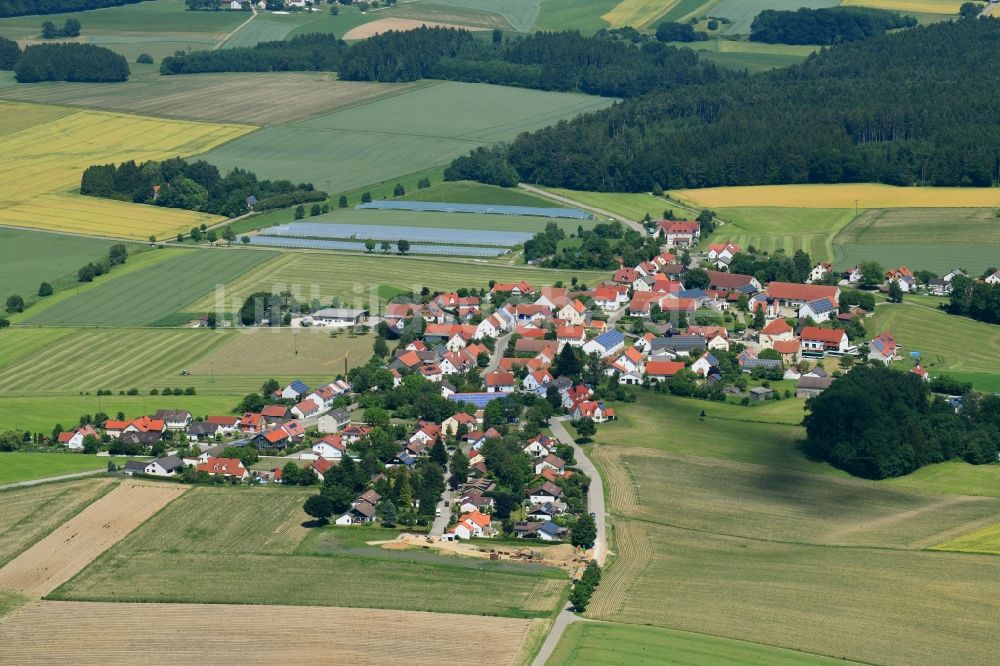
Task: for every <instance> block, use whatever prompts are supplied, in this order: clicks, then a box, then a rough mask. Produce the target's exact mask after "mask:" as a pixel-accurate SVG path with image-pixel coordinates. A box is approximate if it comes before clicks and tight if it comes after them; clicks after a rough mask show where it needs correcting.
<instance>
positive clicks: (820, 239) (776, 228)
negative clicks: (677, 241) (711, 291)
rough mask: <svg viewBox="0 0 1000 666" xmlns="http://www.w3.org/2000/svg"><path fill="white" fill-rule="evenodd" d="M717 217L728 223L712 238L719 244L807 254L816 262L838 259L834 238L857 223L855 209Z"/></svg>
mask: <svg viewBox="0 0 1000 666" xmlns="http://www.w3.org/2000/svg"><path fill="white" fill-rule="evenodd" d="M715 213H716V215H718V216H719V218H720V219H722V220H725V221H726V224H724V225H721V226H719V227H717V228H716V230H715V232H714V233H713V234H712V240H713V241H715V242H723V241H733V242H734V243H736V244H738V245H739V246H740V247H742V248H743V249H746V248H748V247H751V246H752V247H754V248H756V249H758V250H767V251H768V252H775V251H778V250H784V251H785V252H786V253H787V254H789V255H792V254H794V253H795V251H796V250H805V251H806V252H808V253H809V256H810V257H811V258H812V260H813V261H814V262H816V261H830V260H832V259H833V258H834V257H835V256H836V255H835V248H834V237H835V236H836V235H837V232H838V231H840V230H841V229H843V228H844V227H845V226H847V225H848V224H850V222H851V220H853V219H854V209H853V208H852V209H846V208H719V209H716V211H715Z"/></svg>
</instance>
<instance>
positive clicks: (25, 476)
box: [0, 423, 110, 486]
mask: <svg viewBox="0 0 1000 666" xmlns="http://www.w3.org/2000/svg"><path fill="white" fill-rule="evenodd" d="M52 425H55V423H53V424H52ZM52 425H50V426H49V430H50V431H51V428H52ZM74 425H75V424H74ZM0 427H2V426H0ZM108 460H110V458H107V457H99V456H91V455H86V454H83V453H21V452H15V453H7V452H3V453H0V486H2V485H4V484H7V483H16V482H18V481H30V480H31V479H44V478H46V477H49V476H62V475H63V474H75V473H77V472H89V471H90V470H94V469H104V468H105V467H107V466H108Z"/></svg>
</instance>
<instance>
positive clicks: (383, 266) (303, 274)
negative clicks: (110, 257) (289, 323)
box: [184, 252, 607, 313]
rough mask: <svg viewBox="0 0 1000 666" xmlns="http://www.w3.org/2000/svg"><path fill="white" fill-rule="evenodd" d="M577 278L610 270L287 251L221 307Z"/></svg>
mask: <svg viewBox="0 0 1000 666" xmlns="http://www.w3.org/2000/svg"><path fill="white" fill-rule="evenodd" d="M574 276H575V277H577V278H578V279H579V281H580V282H581V283H584V284H587V285H593V284H597V283H598V282H600V281H602V280H604V279H605V278H606V277H607V273H602V272H590V271H571V270H554V269H539V268H532V267H528V266H515V265H506V264H500V263H488V262H477V261H461V260H448V259H423V258H418V257H401V256H398V255H393V254H390V255H378V256H365V255H361V254H333V253H330V252H283V253H281V255H280V256H278V257H275V258H274V259H272V260H271V261H268V262H267V263H265V264H262V265H260V266H259V267H257V268H256V269H254V270H252V271H249V272H247V273H246V274H244V275H242V276H240V277H238V278H235V279H234V280H233V281H231V282H229V283H228V284H226V285H225V287H224V290H222V292H220V293H221V295H222V299H223V301H222V304H221V307H223V308H225V309H228V310H235V309H237V308H239V305H240V304H241V303H242V302H243V299H245V298H246V296H247V295H249V294H251V293H253V292H255V291H268V290H272V289H278V288H280V289H287V290H290V291H292V293H298V294H300V295H301V296H302V297H304V298H307V299H311V298H318V299H320V301H323V302H326V301H328V300H329V299H331V298H334V297H336V298H339V299H342V301H343V303H344V307H361V308H368V309H369V310H370V311H371V312H373V313H374V312H377V311H378V310H379V307H380V306H379V302H380V299H384V298H386V296H385V292H386V291H387V290H388V291H392V292H399V291H402V292H405V293H410V292H411V291H412V290H414V289H415V290H417V291H418V292H419V291H420V289H421V288H423V287H427V288H429V289H431V290H435V289H438V290H442V289H457V288H460V287H467V288H470V289H471V288H485V287H487V286H488V284H489V281H490V280H496V281H497V282H517V281H519V280H527V281H528V282H530V283H531V284H533V285H551V284H554V283H555V282H557V281H559V280H562V281H564V282H567V283H568V282H569V280H570V279H571V278H572V277H574ZM218 296H219V294H208V295H206V296H205V297H203V298H201V299H200V300H198V301H195V302H194V303H193V304H190V305H187V306H185V307H184V310H185V311H188V312H207V311H209V310H211V309H214V308H217V307H219V305H220V304H219V302H218Z"/></svg>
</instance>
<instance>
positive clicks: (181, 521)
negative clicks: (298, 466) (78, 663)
mask: <svg viewBox="0 0 1000 666" xmlns="http://www.w3.org/2000/svg"><path fill="white" fill-rule="evenodd" d="M311 492H312V491H310V490H307V489H294V488H290V489H286V488H266V489H265V488H259V489H250V488H246V489H215V488H195V489H193V490H191V491H190V492H188V493H186V494H185V495H184V496H183V497H181V498H180V499H178V500H177V501H175V502H173V503H171V504H170V505H169V506H167V507H166V508H165V509H164V510H163V511H161V512H160V513H158V514H157V515H156V516H155V517H154V518H152V519H151V520H149V521H148V522H146V523H145V524H144V525H143V526H142V527H140V528H139V529H138V530H136V531H135V532H133V533H132V534H131V535H129V536H128V537H127V538H126V539H124V540H123V541H122V542H120V543H119V544H118V545H116V546H114V547H113V548H112V549H111V550H109V551H108V552H107V553H105V554H104V555H102V556H101V557H100V558H98V559H97V560H96V561H95V562H94V563H93V564H91V565H90V566H89V567H88V568H87V569H85V570H84V571H83V572H82V573H80V574H79V575H78V576H76V577H75V578H73V579H72V580H71V581H69V582H68V583H67V584H66V585H64V586H62V587H61V588H59V589H58V590H57V591H56V592H55V593H54V594H53V597H54V598H60V599H77V600H106V601H138V600H144V601H160V602H168V601H175V602H179V601H190V602H196V603H199V602H210V603H263V604H290V605H325V606H345V607H366V608H387V609H400V610H426V611H438V612H455V613H464V614H472V615H504V616H512V617H549V616H551V614H552V613H553V611H554V610H555V608H556V605H557V604H558V603H559V602H560V601H561V599H562V597H563V594H564V592H565V590H566V587H567V585H568V579H567V578H566V577H565V574H563V573H561V572H559V571H556V570H553V569H544V568H540V567H539V568H535V567H527V566H516V565H509V564H505V563H488V562H482V561H480V560H459V559H454V558H447V557H443V556H434V555H428V554H425V553H408V552H405V551H402V552H401V551H382V550H380V549H377V548H375V547H369V546H364V545H359V544H356V543H355V542H354V541H353V540H352V539H351V538H350V535H349V534H350V532H353V530H349V531H348V533H347V534H348V536H347V540H348V542H349V543H348V547H345V548H341V549H338V550H337V551H335V552H331V551H329V550H327V551H321V550H317V549H316V539H315V537H316V536H319V535H320V534H323V533H326V534H330V533H331V532H332V533H333V536H334V539H335V540H336V539H337V538H338V537H337V536H336V534H337V531H336V528H326V529H324V530H320V531H318V532H317V530H315V529H314V530H312V532H314V533H315V534H309V532H310V530H307V529H306V528H304V527H302V523H303V522H305V521H307V520H308V517H307V516H306V515H305V513H303V512H302V509H301V505H302V501H303V500H304V499H305V497H307V496H308V495H309V494H310V493H311ZM206 506H211V507H213V511H212V512H206V511H205V507H206ZM220 515H223V516H225V520H219V519H218V517H219V516H220ZM366 531H367V532H368V533H371V532H372V530H366ZM380 533H381V534H385V535H387V536H388V538H392V536H393V535H394V534H395V532H394V531H392V530H384V531H380ZM374 538H377V537H374ZM247 572H253V581H252V584H248V583H247V579H246V575H247Z"/></svg>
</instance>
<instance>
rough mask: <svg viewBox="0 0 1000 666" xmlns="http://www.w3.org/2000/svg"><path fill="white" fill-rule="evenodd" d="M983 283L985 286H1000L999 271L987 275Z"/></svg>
mask: <svg viewBox="0 0 1000 666" xmlns="http://www.w3.org/2000/svg"><path fill="white" fill-rule="evenodd" d="M983 281H984V282H985V283H986V284H988V285H997V284H1000V271H997V272H996V273H991V274H990V275H987V276H986V279H985V280H983Z"/></svg>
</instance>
